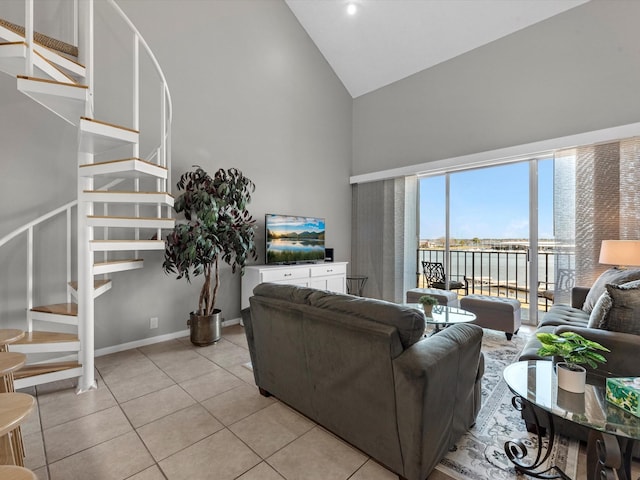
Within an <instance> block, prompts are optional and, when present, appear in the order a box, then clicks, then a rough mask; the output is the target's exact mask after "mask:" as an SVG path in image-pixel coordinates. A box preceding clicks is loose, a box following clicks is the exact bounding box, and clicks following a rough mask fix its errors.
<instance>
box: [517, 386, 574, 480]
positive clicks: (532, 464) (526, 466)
mask: <svg viewBox="0 0 640 480" xmlns="http://www.w3.org/2000/svg"><path fill="white" fill-rule="evenodd" d="M511 405H513V408H515V409H516V410H518V411H520V412H521V411H523V410H524V409H525V408H530V409H531V413H532V417H533V419H534V421H535V424H536V432H537V433H536V436H537V452H536V453H535V458H534V459H533V460H532V461H526V458H527V457H528V456H529V452H528V450H527V446H526V445H525V443H524V442H523V441H522V440H519V439H516V440H508V441H506V442H505V444H504V452H505V454H506V455H507V457H508V458H509V460H511V463H513V465H514V466H515V468H516V470H517V471H518V472H521V473H524V474H526V475H529V476H530V477H534V478H543V479H552V478H561V479H562V480H571V477H569V476H568V475H567V474H566V473H564V472H563V471H562V470H561V469H560V468H559V467H556V466H555V465H554V466H551V467H549V468H547V469H545V470H541V467H542V466H543V465H545V463H546V462H547V460H548V459H549V455H551V452H552V451H553V442H554V440H555V431H554V428H553V418H552V416H551V414H550V413H547V417H548V425H549V430H548V432H547V433H548V435H549V444H548V445H547V448H546V449H545V448H544V446H543V442H542V438H543V437H544V435H542V434H541V433H540V432H542V431H544V429H543V428H542V424H541V423H540V421H539V420H538V415H537V414H536V411H535V410H534V409H533V408H531V406H530V404H529V403H528V402H527V401H526V400H525V399H524V398H522V397H520V396H519V395H516V396H514V397H513V398H512V399H511Z"/></svg>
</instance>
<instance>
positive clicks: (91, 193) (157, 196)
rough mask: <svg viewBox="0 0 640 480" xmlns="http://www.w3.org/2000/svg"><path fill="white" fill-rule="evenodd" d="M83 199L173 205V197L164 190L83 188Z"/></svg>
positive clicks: (103, 201) (100, 201)
mask: <svg viewBox="0 0 640 480" xmlns="http://www.w3.org/2000/svg"><path fill="white" fill-rule="evenodd" d="M82 196H83V200H84V201H88V202H98V203H139V204H142V203H147V204H155V205H157V204H162V205H169V206H173V197H172V196H171V195H170V194H168V193H166V192H121V191H116V190H85V191H84V192H83V193H82Z"/></svg>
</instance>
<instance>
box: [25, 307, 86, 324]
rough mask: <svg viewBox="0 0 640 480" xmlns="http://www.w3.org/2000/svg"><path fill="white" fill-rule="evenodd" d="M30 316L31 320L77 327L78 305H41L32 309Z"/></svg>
mask: <svg viewBox="0 0 640 480" xmlns="http://www.w3.org/2000/svg"><path fill="white" fill-rule="evenodd" d="M30 314H31V319H32V320H40V321H44V322H55V323H61V324H64V325H78V305H77V304H76V303H56V304H53V305H41V306H38V307H33V308H32V309H31V313H30Z"/></svg>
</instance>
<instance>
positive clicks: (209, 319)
mask: <svg viewBox="0 0 640 480" xmlns="http://www.w3.org/2000/svg"><path fill="white" fill-rule="evenodd" d="M187 325H189V330H190V333H191V337H190V338H191V343H193V344H194V345H196V346H198V347H206V346H207V345H211V344H212V343H215V342H217V341H218V340H220V332H221V327H222V311H220V310H218V309H217V308H216V309H215V310H214V311H213V314H212V315H196V314H195V313H193V312H191V314H190V317H189V320H187Z"/></svg>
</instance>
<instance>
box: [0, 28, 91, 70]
mask: <svg viewBox="0 0 640 480" xmlns="http://www.w3.org/2000/svg"><path fill="white" fill-rule="evenodd" d="M21 32H24V30H21ZM21 32H18V31H14V30H11V29H10V28H8V25H2V24H0V38H2V39H4V40H6V41H7V42H12V43H15V42H22V43H24V42H25V37H24V33H21ZM35 37H36V38H35V39H34V42H33V51H34V52H36V53H38V54H39V55H41V56H42V57H43V58H46V59H47V60H49V61H50V62H51V63H53V64H55V65H58V66H59V67H61V68H62V69H64V70H65V71H67V72H69V73H71V74H73V75H75V76H77V77H80V78H84V77H85V76H86V69H85V67H84V66H83V65H81V64H79V63H78V62H76V61H74V60H71V59H69V58H68V57H66V56H64V55H61V54H60V53H59V52H57V51H56V50H52V49H50V48H48V47H46V46H44V45H43V44H42V43H41V42H39V41H38V39H39V37H38V34H37V33H36V34H35ZM42 40H43V41H44V39H42ZM45 43H46V42H45ZM69 53H71V52H69ZM76 56H77V55H76ZM20 73H25V72H24V68H23V71H22V72H20Z"/></svg>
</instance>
